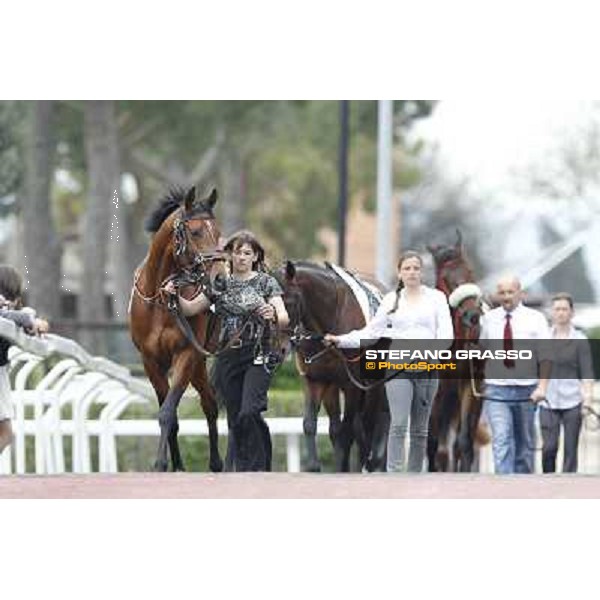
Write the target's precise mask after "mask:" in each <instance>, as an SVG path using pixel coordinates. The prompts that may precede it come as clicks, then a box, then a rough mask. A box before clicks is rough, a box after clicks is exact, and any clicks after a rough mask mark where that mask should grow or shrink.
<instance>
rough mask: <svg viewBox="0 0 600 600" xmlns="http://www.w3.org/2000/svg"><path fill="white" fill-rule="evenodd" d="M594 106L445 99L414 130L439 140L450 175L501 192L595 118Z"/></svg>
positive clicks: (577, 102) (432, 140) (579, 102)
mask: <svg viewBox="0 0 600 600" xmlns="http://www.w3.org/2000/svg"><path fill="white" fill-rule="evenodd" d="M593 108H594V101H591V100H565V99H552V98H550V99H548V98H544V99H539V100H536V99H532V98H524V99H520V98H514V99H502V98H491V99H489V100H486V99H477V98H473V99H469V98H466V99H462V100H443V101H441V102H440V103H439V104H438V106H437V107H436V109H435V111H434V113H433V115H432V117H431V118H429V119H425V120H423V121H422V122H420V123H419V125H418V126H417V127H416V128H415V133H416V134H417V135H419V136H420V137H423V138H424V139H425V140H427V141H428V142H430V143H437V144H439V151H440V156H441V157H442V158H443V160H444V164H445V165H446V166H447V168H448V171H449V173H451V174H452V175H454V176H457V177H462V176H468V177H469V178H470V179H471V181H472V182H473V184H474V186H476V187H477V188H483V189H485V190H486V191H491V192H498V193H501V192H503V191H505V190H506V189H512V188H513V187H514V185H513V183H514V178H513V177H511V171H513V170H514V169H523V168H526V167H527V166H528V165H529V164H531V163H532V162H536V161H542V160H543V158H544V156H545V154H546V153H547V152H548V151H549V150H550V149H551V148H552V147H554V146H556V145H557V144H558V143H559V141H560V139H561V138H563V137H564V136H567V135H569V132H573V131H574V130H576V129H577V127H578V125H580V124H582V123H585V122H586V121H587V120H589V118H591V113H592V111H593Z"/></svg>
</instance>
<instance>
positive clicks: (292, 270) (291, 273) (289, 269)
mask: <svg viewBox="0 0 600 600" xmlns="http://www.w3.org/2000/svg"><path fill="white" fill-rule="evenodd" d="M285 276H286V278H287V280H288V281H292V280H293V279H294V277H296V265H295V264H294V263H293V262H292V261H291V260H288V261H287V262H286V263H285Z"/></svg>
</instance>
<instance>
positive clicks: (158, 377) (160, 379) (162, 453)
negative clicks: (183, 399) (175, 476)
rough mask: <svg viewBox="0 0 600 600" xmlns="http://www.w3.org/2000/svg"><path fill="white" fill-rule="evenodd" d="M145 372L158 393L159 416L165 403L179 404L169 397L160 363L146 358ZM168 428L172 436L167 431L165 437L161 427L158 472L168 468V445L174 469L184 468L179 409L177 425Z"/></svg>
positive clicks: (167, 424)
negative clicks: (177, 466)
mask: <svg viewBox="0 0 600 600" xmlns="http://www.w3.org/2000/svg"><path fill="white" fill-rule="evenodd" d="M143 364H144V370H145V372H146V375H147V376H148V379H149V380H150V383H151V384H152V387H153V388H154V391H155V392H156V398H157V400H158V407H159V414H160V411H161V410H162V407H163V406H164V405H165V402H166V401H167V399H168V401H169V403H170V404H171V405H172V404H173V403H175V405H176V404H177V403H178V402H179V400H176V399H175V398H174V397H173V395H171V396H169V383H168V380H167V375H166V373H165V372H164V371H163V370H162V369H161V367H160V365H159V364H158V362H156V361H154V360H152V359H151V358H148V357H144V358H143ZM167 412H172V409H171V408H167V409H166V411H165V414H166V413H167ZM166 427H167V428H169V431H170V434H169V433H168V432H167V430H165V433H164V435H163V432H162V430H163V428H162V426H161V439H160V442H159V444H158V455H157V459H156V462H155V464H154V469H155V470H156V471H166V470H167V468H168V456H167V445H168V446H169V448H170V450H171V457H172V460H173V468H174V469H175V467H176V465H179V466H181V467H182V466H183V465H182V461H181V455H180V453H179V446H178V444H177V431H178V429H179V426H178V423H177V408H175V423H174V425H173V424H172V423H166Z"/></svg>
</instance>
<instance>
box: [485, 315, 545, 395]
mask: <svg viewBox="0 0 600 600" xmlns="http://www.w3.org/2000/svg"><path fill="white" fill-rule="evenodd" d="M506 315H507V312H506V310H504V308H503V307H502V306H499V307H497V308H494V309H492V310H490V311H489V312H487V313H486V314H485V315H483V317H482V319H481V333H480V336H479V339H480V341H481V342H482V344H481V345H482V346H485V342H484V340H500V341H502V340H503V339H504V327H505V325H506ZM510 316H511V318H510V325H511V329H512V337H513V340H514V341H513V344H514V349H515V350H518V349H519V344H518V340H548V339H550V328H549V327H548V322H547V320H546V317H545V316H544V315H543V314H542V313H541V312H540V311H538V310H534V309H533V308H529V307H528V306H524V305H523V304H522V303H519V304H517V306H516V307H515V308H514V310H512V311H511V312H510ZM496 346H498V342H496ZM498 347H500V348H502V345H499V346H498ZM531 348H533V346H532V345H531V344H528V345H527V349H531ZM534 356H535V355H534ZM543 358H544V355H543V353H540V352H538V354H537V360H541V359H543ZM516 363H517V364H516V367H515V368H512V369H509V368H507V367H505V366H504V365H503V364H502V365H501V364H500V363H499V362H498V361H494V373H495V374H496V375H497V374H498V373H499V372H500V373H502V374H503V375H504V374H506V378H504V377H503V378H502V379H499V378H495V379H491V378H488V377H487V374H488V372H489V370H490V369H489V367H490V361H489V360H488V362H487V363H486V379H485V382H486V383H487V384H490V385H519V386H520V385H535V384H536V383H537V382H538V380H537V379H524V378H516V377H515V375H517V374H518V373H519V361H518V360H517V361H516Z"/></svg>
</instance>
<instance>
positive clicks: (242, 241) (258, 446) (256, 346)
mask: <svg viewBox="0 0 600 600" xmlns="http://www.w3.org/2000/svg"><path fill="white" fill-rule="evenodd" d="M225 250H226V251H227V252H229V253H230V257H231V260H230V268H231V275H230V277H229V279H228V282H227V285H226V288H225V290H224V291H223V292H221V293H219V294H216V295H215V296H214V297H213V298H210V299H209V298H207V297H206V296H205V295H204V294H199V295H198V296H197V297H196V298H194V299H192V300H185V299H184V298H182V297H181V296H179V304H180V306H181V309H182V311H183V313H184V314H185V315H186V316H192V315H196V314H198V313H200V312H204V311H207V310H209V308H210V306H211V304H212V303H214V306H215V312H216V314H217V315H218V316H219V317H220V318H221V337H220V341H221V346H222V347H224V348H225V349H224V350H223V351H222V352H221V353H220V354H219V355H218V357H217V360H216V365H215V371H214V383H215V386H216V388H217V389H218V391H219V393H220V394H221V396H222V397H223V398H224V399H225V405H226V408H227V420H228V423H229V434H230V435H231V436H232V441H233V448H234V464H235V469H236V470H237V471H270V470H271V436H270V432H269V427H268V426H267V423H266V422H265V420H264V419H263V417H262V414H261V413H262V412H263V411H265V410H266V409H267V391H268V389H269V385H270V383H271V378H272V376H273V372H274V370H275V368H276V367H277V366H278V364H279V361H280V355H279V351H278V350H279V349H278V348H273V347H271V338H272V335H271V334H272V328H273V327H279V328H285V327H287V325H288V322H289V319H288V315H287V312H286V310H285V305H284V304H283V299H282V297H281V296H282V294H283V291H282V290H281V287H280V286H279V284H278V283H277V281H276V280H275V279H274V278H273V277H271V276H270V275H268V274H267V273H265V271H264V269H265V266H264V261H265V258H264V256H265V253H264V250H263V247H262V246H261V244H260V243H259V242H258V240H257V239H256V237H255V236H254V235H253V234H252V233H250V232H249V231H241V232H238V233H236V234H234V235H233V236H232V237H231V238H230V239H229V241H228V242H227V244H226V245H225ZM165 290H166V291H167V292H169V293H174V292H175V288H174V286H173V284H172V283H169V284H167V285H166V286H165Z"/></svg>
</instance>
